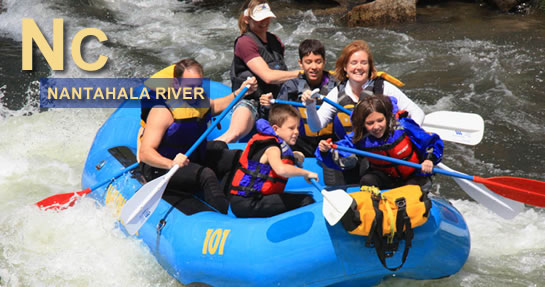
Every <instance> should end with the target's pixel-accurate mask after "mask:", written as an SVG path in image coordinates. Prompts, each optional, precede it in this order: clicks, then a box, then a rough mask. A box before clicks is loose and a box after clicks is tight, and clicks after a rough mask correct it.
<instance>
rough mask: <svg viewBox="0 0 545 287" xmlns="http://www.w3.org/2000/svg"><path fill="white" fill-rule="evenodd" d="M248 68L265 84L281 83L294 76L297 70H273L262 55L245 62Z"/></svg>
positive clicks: (297, 73) (297, 72)
mask: <svg viewBox="0 0 545 287" xmlns="http://www.w3.org/2000/svg"><path fill="white" fill-rule="evenodd" d="M246 65H247V66H248V68H250V70H251V71H252V72H253V73H254V74H256V75H257V76H258V77H259V78H261V79H262V80H263V81H265V83H267V84H281V83H283V82H285V81H287V80H290V79H293V78H296V77H297V75H299V70H294V71H283V70H273V69H271V68H269V65H267V63H266V62H265V60H264V59H263V58H262V57H255V58H253V59H251V60H250V61H248V62H247V63H246Z"/></svg>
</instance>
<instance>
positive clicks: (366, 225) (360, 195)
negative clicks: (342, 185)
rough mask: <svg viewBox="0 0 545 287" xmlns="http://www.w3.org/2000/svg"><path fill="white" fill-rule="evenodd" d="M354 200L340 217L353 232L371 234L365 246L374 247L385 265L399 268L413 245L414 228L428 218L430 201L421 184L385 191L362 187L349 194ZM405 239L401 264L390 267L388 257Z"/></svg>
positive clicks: (363, 234) (393, 269) (361, 234)
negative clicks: (387, 262)
mask: <svg viewBox="0 0 545 287" xmlns="http://www.w3.org/2000/svg"><path fill="white" fill-rule="evenodd" d="M350 196H352V197H353V198H354V200H355V203H353V204H352V206H351V208H350V209H349V210H348V211H347V213H346V214H345V215H344V216H343V218H342V219H341V222H342V224H343V227H344V228H345V229H346V230H347V231H348V232H349V233H350V234H354V235H360V236H368V239H367V242H366V243H365V245H366V246H367V247H369V248H375V250H376V253H377V256H378V257H379V260H380V262H381V263H382V265H383V266H384V267H385V268H387V269H389V270H391V271H396V270H398V269H400V268H401V267H402V266H403V264H404V263H405V260H406V259H407V255H408V254H409V249H410V248H411V241H412V239H413V228H415V227H417V226H421V225H423V224H424V223H426V221H427V220H428V217H429V214H430V209H431V205H432V203H431V200H430V199H429V198H428V195H427V193H426V192H422V190H421V189H420V186H418V185H406V186H402V187H399V188H395V189H390V190H388V191H385V192H383V193H381V192H380V190H378V188H376V187H369V186H362V187H361V191H360V192H354V193H350ZM401 240H405V248H404V251H403V257H402V260H401V264H400V265H399V266H398V267H395V268H390V267H388V265H387V264H386V258H388V257H392V256H393V255H394V254H395V252H396V251H397V249H398V245H399V242H400V241H401Z"/></svg>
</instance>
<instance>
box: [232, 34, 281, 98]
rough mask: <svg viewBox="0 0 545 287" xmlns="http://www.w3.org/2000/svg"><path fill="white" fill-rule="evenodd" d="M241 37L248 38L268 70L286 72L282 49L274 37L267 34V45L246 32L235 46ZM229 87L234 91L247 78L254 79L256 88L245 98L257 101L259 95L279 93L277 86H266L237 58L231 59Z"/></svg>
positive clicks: (278, 86)
mask: <svg viewBox="0 0 545 287" xmlns="http://www.w3.org/2000/svg"><path fill="white" fill-rule="evenodd" d="M243 36H248V37H250V38H251V39H252V40H253V41H254V42H255V43H256V45H257V48H258V52H259V55H260V56H261V57H262V58H263V60H265V62H266V63H267V65H268V66H269V68H271V69H273V70H284V71H287V70H288V67H287V66H286V63H285V62H284V47H283V46H282V43H281V42H280V41H279V40H278V38H276V36H275V35H273V34H271V33H269V32H267V43H264V42H263V41H261V39H260V38H259V37H258V36H257V35H256V34H254V33H253V32H250V31H249V32H246V33H244V34H242V35H241V36H239V37H238V38H236V40H235V45H234V46H236V45H237V41H238V39H240V37H243ZM230 76H231V87H232V89H233V91H236V90H237V89H238V88H240V86H241V85H242V83H243V82H244V81H246V79H247V78H248V77H256V79H257V84H258V88H257V90H256V91H255V92H254V93H253V94H252V95H250V96H246V98H247V99H248V98H252V99H258V98H259V96H260V95H261V94H266V93H272V94H273V96H274V97H276V95H277V94H278V92H279V91H280V86H281V85H279V84H267V83H265V82H264V81H263V80H262V79H261V78H259V77H258V76H257V75H255V74H254V73H253V72H252V71H251V70H250V68H249V67H248V66H247V65H246V63H244V61H243V60H242V59H241V58H239V57H237V56H236V55H235V56H234V57H233V62H232V63H231V72H230Z"/></svg>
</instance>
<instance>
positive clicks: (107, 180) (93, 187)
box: [89, 162, 138, 191]
mask: <svg viewBox="0 0 545 287" xmlns="http://www.w3.org/2000/svg"><path fill="white" fill-rule="evenodd" d="M137 166H138V162H135V163H133V164H131V165H129V166H128V167H126V168H125V169H123V170H120V171H118V172H117V173H115V174H114V176H113V177H112V178H108V179H105V180H103V181H101V182H99V183H97V184H95V185H93V186H91V187H89V189H90V190H91V191H93V190H95V189H97V188H99V187H101V186H103V185H105V184H106V183H108V182H110V181H112V180H114V179H116V178H118V177H120V176H122V175H123V174H124V173H126V172H128V171H131V170H133V169H135V168H136V167H137Z"/></svg>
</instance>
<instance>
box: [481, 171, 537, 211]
mask: <svg viewBox="0 0 545 287" xmlns="http://www.w3.org/2000/svg"><path fill="white" fill-rule="evenodd" d="M474 178H475V181H476V182H480V183H482V184H484V185H486V187H488V188H489V189H490V190H492V191H493V192H495V193H497V194H499V195H501V196H503V197H507V198H510V199H512V200H516V201H519V202H523V203H526V204H529V205H534V206H539V207H545V182H542V181H538V180H533V179H527V178H520V177H511V176H498V177H491V178H482V177H477V176H475V177H474Z"/></svg>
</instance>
